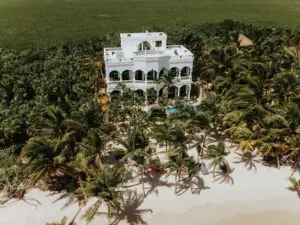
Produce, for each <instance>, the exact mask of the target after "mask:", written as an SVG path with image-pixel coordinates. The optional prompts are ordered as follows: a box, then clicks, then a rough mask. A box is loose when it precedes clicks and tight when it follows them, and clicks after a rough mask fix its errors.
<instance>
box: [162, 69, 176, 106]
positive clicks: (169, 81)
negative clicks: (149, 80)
mask: <svg viewBox="0 0 300 225" xmlns="http://www.w3.org/2000/svg"><path fill="white" fill-rule="evenodd" d="M173 79H174V78H173V76H172V75H171V74H170V73H163V74H162V75H160V78H159V80H158V82H159V84H161V85H162V93H163V96H164V104H165V105H167V104H168V97H169V90H170V88H171V87H172V85H173Z"/></svg>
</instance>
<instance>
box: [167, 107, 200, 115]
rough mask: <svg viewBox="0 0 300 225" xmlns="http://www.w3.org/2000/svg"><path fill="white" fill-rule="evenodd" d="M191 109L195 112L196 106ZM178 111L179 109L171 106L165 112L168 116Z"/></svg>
mask: <svg viewBox="0 0 300 225" xmlns="http://www.w3.org/2000/svg"><path fill="white" fill-rule="evenodd" d="M192 108H193V110H194V111H196V110H197V106H196V105H193V106H192ZM178 109H179V107H178V106H172V107H170V108H169V109H168V110H167V112H168V113H169V114H171V113H174V112H175V111H176V110H178Z"/></svg>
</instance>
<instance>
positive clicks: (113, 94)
mask: <svg viewBox="0 0 300 225" xmlns="http://www.w3.org/2000/svg"><path fill="white" fill-rule="evenodd" d="M120 94H121V91H119V90H113V91H112V92H110V95H111V96H115V95H120Z"/></svg>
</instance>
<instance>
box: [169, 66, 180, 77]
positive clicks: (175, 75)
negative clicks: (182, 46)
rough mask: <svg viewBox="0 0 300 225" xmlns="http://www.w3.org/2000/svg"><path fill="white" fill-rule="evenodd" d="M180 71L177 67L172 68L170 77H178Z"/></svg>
mask: <svg viewBox="0 0 300 225" xmlns="http://www.w3.org/2000/svg"><path fill="white" fill-rule="evenodd" d="M179 71H180V70H179V69H178V68H177V67H172V68H171V69H170V75H171V76H172V77H178V76H179Z"/></svg>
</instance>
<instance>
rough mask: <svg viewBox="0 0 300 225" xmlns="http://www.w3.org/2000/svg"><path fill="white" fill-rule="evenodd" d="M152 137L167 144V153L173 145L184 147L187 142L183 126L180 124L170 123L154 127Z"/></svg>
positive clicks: (166, 122)
mask: <svg viewBox="0 0 300 225" xmlns="http://www.w3.org/2000/svg"><path fill="white" fill-rule="evenodd" d="M152 135H153V137H154V138H155V139H156V140H158V141H159V142H165V146H166V151H167V150H168V147H169V146H171V145H173V146H183V145H184V143H185V142H186V140H187V138H186V136H185V133H184V131H183V129H182V126H180V124H178V123H170V122H168V121H165V122H164V123H163V124H162V125H158V126H156V127H154V128H153V129H152Z"/></svg>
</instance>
